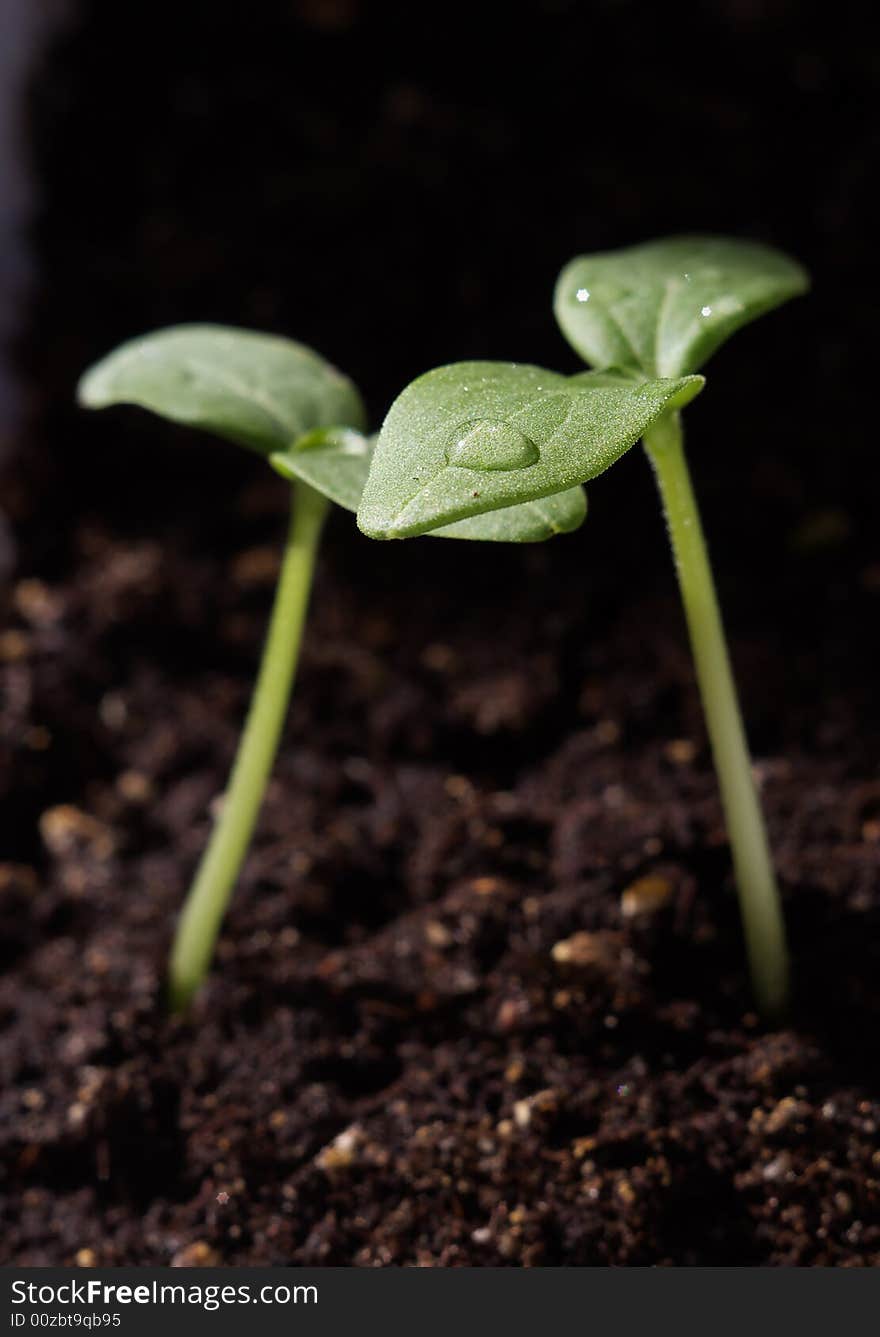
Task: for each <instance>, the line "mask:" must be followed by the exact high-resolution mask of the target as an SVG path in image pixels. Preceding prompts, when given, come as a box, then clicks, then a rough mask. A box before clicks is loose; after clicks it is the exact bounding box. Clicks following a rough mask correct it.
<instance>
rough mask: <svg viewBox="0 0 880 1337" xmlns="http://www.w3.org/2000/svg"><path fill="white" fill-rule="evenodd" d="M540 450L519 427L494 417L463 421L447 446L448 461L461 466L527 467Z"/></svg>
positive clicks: (460, 467) (468, 467) (535, 461)
mask: <svg viewBox="0 0 880 1337" xmlns="http://www.w3.org/2000/svg"><path fill="white" fill-rule="evenodd" d="M539 459H540V452H539V450H538V447H537V446H536V445H535V443H534V441H532V440H530V439H529V437H527V436H526V435H525V433H523V432H521V431H520V430H519V428H518V427H514V426H513V425H512V424H511V423H508V422H496V421H493V420H492V419H491V418H479V419H477V420H476V421H474V422H465V423H462V424H461V426H460V427H458V428H456V431H455V436H454V438H453V440H452V442H451V443H450V445H449V446H447V448H446V462H447V464H451V465H454V466H456V467H457V468H459V469H484V470H495V469H501V470H503V469H527V468H528V467H529V465H531V464H537V463H538V460H539Z"/></svg>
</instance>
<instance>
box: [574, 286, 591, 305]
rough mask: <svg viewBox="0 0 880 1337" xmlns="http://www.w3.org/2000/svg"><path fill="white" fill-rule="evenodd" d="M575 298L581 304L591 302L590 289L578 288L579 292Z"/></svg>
mask: <svg viewBox="0 0 880 1337" xmlns="http://www.w3.org/2000/svg"><path fill="white" fill-rule="evenodd" d="M575 297H576V298H577V299H578V301H579V302H588V301H589V300H590V290H589V288H578V290H577V292H576V293H575Z"/></svg>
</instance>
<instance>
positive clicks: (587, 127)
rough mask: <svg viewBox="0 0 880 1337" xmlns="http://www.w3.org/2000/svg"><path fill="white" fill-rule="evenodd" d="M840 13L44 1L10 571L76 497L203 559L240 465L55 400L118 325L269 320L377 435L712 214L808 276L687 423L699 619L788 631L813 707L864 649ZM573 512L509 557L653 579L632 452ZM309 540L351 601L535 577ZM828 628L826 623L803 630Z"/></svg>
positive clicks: (569, 358)
mask: <svg viewBox="0 0 880 1337" xmlns="http://www.w3.org/2000/svg"><path fill="white" fill-rule="evenodd" d="M858 9H859V7H857V6H853V7H852V8H851V9H848V8H847V7H846V6H836V7H835V8H834V13H833V16H829V14H828V12H822V13H820V12H816V13H815V14H811V13H809V12H808V7H806V6H804V5H803V4H800V3H797V2H796V0H791V2H786V0H769V2H768V3H765V4H758V3H755V2H754V0H724V2H723V3H715V4H711V5H709V4H702V5H687V6H680V7H676V6H671V7H670V6H661V5H649V4H637V3H628V2H627V0H604V3H596V4H575V3H565V0H555V2H553V3H551V2H547V3H544V4H540V3H534V4H530V5H522V6H519V5H505V6H495V5H488V4H486V5H480V4H473V3H471V4H458V3H454V2H453V3H444V4H435V3H420V4H387V3H370V4H368V3H363V2H362V0H258V2H257V3H253V4H250V5H248V6H241V5H230V4H223V3H217V2H216V0H215V2H213V3H204V4H202V3H196V2H194V0H149V2H147V0H126V3H125V4H124V5H122V4H119V3H118V0H80V3H77V4H74V5H73V6H72V9H71V17H70V19H69V21H68V23H67V25H66V28H65V30H64V31H62V33H61V34H60V35H59V36H58V37H57V38H56V40H55V41H54V42H53V43H52V45H51V47H50V48H49V50H48V51H47V52H46V53H45V55H44V57H43V58H42V59H41V61H40V63H39V66H38V68H37V69H36V70H35V71H34V74H33V78H32V81H31V90H30V96H29V104H28V106H29V121H30V143H31V161H32V166H33V169H34V172H35V175H36V179H37V181H38V183H39V185H40V192H41V193H40V197H39V207H38V210H37V212H36V216H35V217H34V219H33V226H32V230H31V240H32V245H33V248H34V251H35V255H36V260H37V265H38V273H39V280H38V286H37V289H36V291H35V295H34V301H33V303H32V308H31V314H30V318H29V322H28V328H27V330H26V332H25V334H24V335H23V337H22V340H21V341H20V346H19V357H20V362H21V365H22V369H23V373H24V377H25V381H26V384H27V385H28V386H29V387H30V396H31V400H30V402H31V409H32V414H31V425H30V429H29V433H28V437H27V450H26V461H25V465H24V468H25V472H26V474H27V475H28V476H29V477H28V481H27V484H26V486H25V487H24V489H23V491H24V492H26V494H27V497H28V500H27V501H24V500H22V499H21V494H22V488H21V485H19V489H18V491H16V490H15V489H13V490H12V492H11V493H10V494H9V495H10V503H9V504H10V506H11V508H12V510H13V512H14V517H13V518H14V519H16V520H17V521H18V524H19V527H20V532H21V533H22V534H24V535H25V537H26V541H27V544H28V546H29V550H30V551H31V552H32V553H35V554H36V556H35V559H34V560H35V561H36V562H37V563H38V564H39V565H40V566H41V569H42V570H43V571H44V572H45V573H46V574H48V575H50V576H52V575H53V574H54V575H57V574H60V573H61V572H62V571H63V568H64V564H65V562H66V561H67V560H68V556H69V554H68V546H67V541H68V537H69V534H70V529H69V525H68V524H67V521H66V517H67V516H68V515H69V514H71V513H73V512H77V513H79V514H80V515H81V514H83V513H86V514H90V513H94V514H95V515H96V516H99V517H100V520H101V523H102V524H104V525H107V526H110V527H111V528H114V529H115V530H116V531H117V532H119V533H121V534H124V535H129V536H136V535H139V534H151V535H157V536H159V537H160V538H162V539H163V541H165V542H173V543H175V544H181V543H183V544H188V545H190V546H191V548H192V550H193V551H196V552H198V551H204V550H206V548H209V547H210V548H213V549H214V550H222V549H223V546H224V544H225V543H227V542H228V539H227V538H226V531H227V529H228V526H229V523H230V512H231V511H232V510H236V509H240V499H241V495H242V490H243V489H246V488H247V487H248V486H249V485H250V484H251V483H252V481H253V479H254V477H255V472H254V471H255V469H256V468H257V466H256V465H255V463H254V461H252V460H250V459H247V458H244V457H240V456H239V455H238V454H237V453H236V452H235V451H234V450H231V449H227V448H218V447H217V446H216V445H215V444H213V443H211V442H209V441H207V440H204V439H196V438H195V437H192V438H185V437H184V434H183V433H178V432H174V431H172V430H169V429H168V428H167V427H161V428H160V427H159V426H158V425H157V424H156V423H155V422H154V421H150V420H148V419H147V418H146V417H137V415H132V414H130V413H129V414H114V415H105V416H102V417H101V418H96V417H91V416H87V415H84V414H81V413H80V412H79V411H78V410H77V409H76V408H75V406H74V402H73V393H74V385H75V381H76V378H77V376H78V374H79V373H80V372H81V370H82V369H83V367H84V366H85V365H87V363H88V362H89V361H90V360H91V359H93V358H94V357H96V356H98V355H100V354H101V353H103V352H105V351H106V350H107V349H108V348H110V347H111V346H112V345H113V344H114V343H116V342H117V341H119V340H121V339H123V338H126V337H130V336H131V335H133V334H136V333H139V332H141V331H144V330H146V329H149V328H151V327H157V326H161V325H163V324H166V323H168V322H173V321H179V320H193V319H199V320H201V319H210V320H219V321H229V322H236V323H240V324H242V325H248V326H255V327H259V328H265V329H271V330H277V331H282V332H285V333H289V334H291V335H293V336H294V337H296V338H299V339H301V340H303V341H304V342H306V343H309V344H312V345H314V346H315V347H316V348H318V349H319V350H320V351H321V352H323V353H324V354H326V355H327V356H328V357H330V358H331V359H332V360H333V361H335V362H336V363H337V364H338V365H339V366H340V367H342V368H343V369H344V370H345V371H347V372H348V373H349V374H350V375H351V376H353V377H354V379H355V380H356V381H357V382H358V383H359V384H360V386H361V387H362V388H363V390H364V393H365V395H366V397H367V399H368V401H369V404H370V407H371V410H372V413H373V415H374V418H375V420H376V421H377V422H378V421H379V420H380V418H381V415H382V414H383V413H384V411H385V409H386V408H387V407H388V405H389V403H390V402H391V400H392V399H393V397H394V395H395V394H396V393H397V392H398V391H399V389H400V388H402V386H403V385H404V384H406V382H407V381H408V380H409V379H410V378H411V377H412V376H414V375H416V374H418V373H419V372H422V371H424V370H425V369H427V368H428V367H430V366H432V365H436V364H437V363H440V362H443V361H447V360H455V359H459V358H467V357H498V358H514V359H520V360H528V361H535V362H539V363H545V364H547V365H550V366H553V367H557V368H559V369H562V370H565V369H570V370H574V369H576V366H577V362H576V358H575V356H574V354H573V353H572V352H571V350H569V349H568V348H567V346H566V344H565V343H564V341H563V339H562V338H561V336H560V335H559V333H558V331H557V330H556V328H555V325H554V321H553V318H552V314H551V309H550V296H551V291H552V285H553V281H554V279H555V276H556V274H557V272H558V270H559V268H560V266H561V265H562V264H563V263H564V262H565V261H566V260H567V259H568V258H569V257H570V256H571V255H573V254H575V253H577V252H581V251H589V250H594V249H601V248H605V247H612V246H616V245H622V244H627V243H632V242H636V241H639V240H643V239H647V238H650V237H653V236H657V235H662V234H664V233H671V232H676V231H681V230H714V231H719V232H725V233H731V234H736V235H742V236H750V237H757V238H761V239H763V240H766V241H769V242H771V243H774V244H776V245H779V246H781V247H783V248H784V249H786V250H789V251H790V252H792V253H793V254H794V255H795V256H797V257H798V258H799V259H800V260H801V261H803V262H804V263H805V264H806V265H807V266H808V267H809V269H810V270H811V272H812V274H813V277H814V284H815V287H814V292H813V294H812V295H811V297H810V298H809V300H808V301H799V302H796V303H793V304H792V305H791V306H790V307H788V308H786V309H785V310H783V311H781V312H778V313H775V314H774V315H773V316H772V317H770V318H768V319H767V320H765V321H762V322H760V323H759V324H757V325H756V326H754V327H753V328H751V329H749V330H748V331H746V332H744V333H742V334H741V335H739V336H737V338H736V339H735V340H734V341H733V342H732V344H731V345H730V346H729V347H728V348H726V349H725V350H724V351H723V353H722V354H721V355H720V356H719V357H718V358H717V360H716V361H715V362H714V363H713V365H712V367H711V369H710V384H709V388H708V390H707V392H706V393H705V394H704V395H703V397H702V399H701V400H700V402H699V403H698V404H696V405H695V406H694V408H693V409H692V410H690V411H689V414H688V419H689V424H690V430H691V435H690V440H691V445H692V451H691V454H692V460H693V466H694V470H695V475H696V479H697V485H698V489H699V492H700V495H701V497H702V499H703V503H704V506H705V509H706V519H707V527H708V530H709V533H710V536H711V539H712V541H713V546H714V549H715V553H716V557H717V563H718V568H719V579H720V583H721V586H722V591H723V595H724V601H725V604H726V606H727V610H728V618H729V620H731V622H733V623H738V625H739V627H740V635H742V636H744V637H749V636H751V637H753V638H764V639H765V640H766V639H767V638H768V637H769V640H770V643H771V645H775V644H778V649H779V653H780V656H784V655H785V653H786V650H787V645H786V638H789V639H792V638H793V640H794V641H796V642H802V643H803V646H804V649H805V652H806V653H807V654H808V655H812V656H813V659H814V662H813V663H812V672H811V675H810V680H809V683H808V685H807V691H808V695H809V694H812V693H815V692H816V691H818V692H819V693H820V694H821V693H822V692H823V691H824V692H825V694H826V695H827V694H828V692H830V691H832V690H834V689H837V688H839V687H840V686H841V675H843V677H844V678H845V676H846V674H847V671H848V670H847V662H848V661H850V660H853V659H855V660H859V659H860V658H863V657H864V655H865V654H868V653H870V652H871V629H872V626H873V624H874V622H875V621H876V607H877V604H876V589H877V587H878V586H880V573H878V567H877V561H878V543H877V538H876V514H877V498H878V495H880V468H878V464H877V460H878V450H877V445H876V430H875V428H874V423H873V414H872V408H873V404H874V398H875V392H874V383H873V374H872V371H871V362H872V361H873V359H872V358H871V357H870V352H871V351H872V350H873V342H874V324H875V311H876V306H877V280H876V276H875V271H874V266H873V249H874V245H875V241H874V239H875V235H876V225H877V215H876V210H875V209H874V208H873V205H872V194H873V188H874V185H875V175H876V162H877V146H878V123H877V117H876V113H875V99H876V91H877V74H878V64H880V57H878V52H877V47H876V44H875V43H873V42H871V41H870V40H868V37H867V34H866V33H865V32H864V30H863V25H862V22H861V19H860V17H859V13H858ZM866 353H868V354H869V356H868V357H866V356H865V354H866ZM184 439H186V445H187V449H185V450H182V449H181V448H180V447H181V444H182V442H183V440H184ZM265 485H266V487H272V488H275V489H276V490H278V489H279V488H280V486H281V485H280V484H278V483H277V482H275V481H274V480H271V481H269V480H267V481H266V484H265ZM280 496H281V493H280V492H279V497H280ZM16 497H18V500H16ZM35 498H36V500H35ZM591 504H592V514H591V521H590V523H589V525H588V526H587V529H586V530H585V531H584V532H583V533H582V534H581V535H580V536H579V537H578V538H577V539H574V540H570V541H567V542H565V543H561V544H553V545H550V548H551V549H552V553H550V552H548V553H546V554H545V556H544V557H543V558H542V559H541V560H542V561H545V562H547V563H549V565H550V568H551V571H552V572H553V573H555V574H556V575H558V577H559V578H560V579H563V578H565V577H566V575H567V573H568V572H569V571H570V570H571V569H572V566H574V567H575V569H577V570H578V572H579V576H581V577H582V578H583V581H584V586H585V590H587V589H592V590H593V592H594V595H595V597H597V598H599V597H601V594H602V592H603V591H604V593H605V595H606V596H607V597H608V598H609V599H610V600H612V601H618V602H620V601H625V600H627V599H629V598H630V597H631V596H632V594H633V591H634V589H635V588H636V587H638V588H639V589H641V588H642V587H647V589H648V591H649V592H650V590H651V589H652V588H653V587H656V588H658V589H663V590H666V589H668V587H669V583H670V581H671V571H670V568H669V566H668V564H667V563H666V561H665V557H664V552H663V540H662V533H661V528H660V524H659V521H658V519H657V512H656V506H655V503H654V498H653V495H652V484H651V480H650V476H649V472H648V470H647V469H645V467H644V463H643V461H642V460H641V459H640V458H639V453H638V452H633V453H632V455H631V456H630V457H628V458H627V459H626V460H625V461H624V463H623V464H622V465H620V466H619V468H617V469H615V470H614V471H612V473H611V474H610V475H609V476H608V477H607V478H605V479H603V480H602V481H601V482H600V483H598V484H596V485H595V486H594V487H593V488H592V490H591ZM281 507H283V500H280V501H279V510H280V509H281ZM335 526H336V528H335V533H336V542H335V544H334V545H333V547H334V551H335V552H336V553H339V554H341V559H340V560H342V562H343V564H344V568H343V569H344V571H346V572H347V571H351V577H352V578H353V579H362V580H363V582H364V587H365V589H368V588H369V586H370V583H371V582H373V581H381V582H382V583H386V582H388V583H391V584H394V582H395V581H398V580H402V581H404V582H406V581H407V580H415V581H416V582H418V581H420V580H422V579H425V580H432V581H435V580H441V581H442V580H447V579H448V580H450V581H452V582H456V581H461V580H462V579H463V578H465V576H466V578H467V579H468V580H469V581H471V582H473V581H475V580H479V578H480V574H481V573H485V574H486V577H487V580H488V582H489V583H488V585H487V586H486V589H488V590H489V591H491V594H490V596H489V597H493V598H497V597H499V594H498V591H499V588H500V589H501V591H502V594H501V596H500V597H504V596H503V590H504V583H505V581H508V580H509V582H510V585H511V588H515V586H516V582H517V579H518V575H519V572H520V571H521V570H522V564H523V563H528V562H533V561H534V560H535V558H534V557H533V556H530V555H529V554H522V553H511V552H510V551H509V550H508V551H506V552H504V553H498V552H488V551H487V550H486V549H483V550H482V551H481V554H480V561H479V563H477V562H475V554H474V550H473V549H472V548H470V547H469V545H454V550H453V546H452V545H441V546H440V548H438V547H437V546H436V545H434V544H421V545H419V546H418V548H417V549H414V548H413V547H412V546H407V547H406V549H405V555H404V551H402V550H400V549H398V550H397V551H395V552H394V553H393V554H392V553H391V552H390V551H389V549H388V548H387V547H385V546H384V545H381V547H380V548H379V549H378V550H377V547H376V545H370V544H368V543H366V542H365V541H363V540H361V539H360V538H359V537H358V536H357V535H356V533H355V532H354V531H353V528H352V526H351V525H350V523H349V522H348V520H347V519H346V518H344V517H341V516H340V517H338V518H337V520H336V522H335ZM414 552H417V553H418V559H419V560H418V562H414V561H413V560H412V557H413V553H414ZM355 566H356V567H357V573H360V572H363V573H364V574H363V575H362V576H361V575H359V574H356V573H355V571H354V567H355ZM499 582H500V585H499ZM829 618H836V619H837V621H838V623H839V625H845V626H846V627H847V629H848V630H847V634H846V636H843V637H842V636H840V635H836V636H833V637H832V636H828V637H826V636H825V634H824V632H825V628H826V625H827V622H828V619H829ZM802 657H803V656H799V654H798V653H797V652H795V651H794V650H792V656H791V658H792V662H791V663H790V665H788V668H789V670H790V673H791V674H792V675H796V673H797V662H799V659H800V658H802ZM796 661H797V662H796ZM792 680H793V679H792ZM844 688H845V683H844Z"/></svg>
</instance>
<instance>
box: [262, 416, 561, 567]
mask: <svg viewBox="0 0 880 1337" xmlns="http://www.w3.org/2000/svg"><path fill="white" fill-rule="evenodd" d="M376 441H377V437H376V436H375V435H374V436H369V437H368V436H364V435H363V434H362V433H361V432H355V431H352V430H350V429H345V428H333V427H330V428H323V429H319V430H318V431H316V432H310V433H309V434H308V435H307V436H304V437H301V438H300V439H299V440H298V441H296V442H294V444H293V445H291V446H288V448H287V450H285V451H280V452H276V453H274V454H272V455H270V456H269V463H270V464H271V465H272V468H273V469H275V470H276V472H277V473H279V474H281V476H282V477H283V478H287V479H289V480H291V481H294V480H296V479H300V480H301V481H302V482H305V483H308V484H309V485H310V486H311V487H314V488H316V489H317V490H318V491H319V492H323V494H324V495H325V496H326V497H329V498H330V500H331V501H335V502H336V503H337V504H338V505H339V506H343V507H345V509H346V510H349V511H356V510H357V508H358V505H359V503H360V499H361V494H362V493H363V490H364V485H365V483H366V481H367V475H368V474H369V471H370V463H371V460H372V457H373V450H374V448H375V445H376ZM586 513H587V498H586V494H585V492H584V490H583V488H582V487H572V488H568V489H566V491H564V492H559V493H557V494H556V496H552V497H546V498H544V499H542V500H541V501H530V502H525V503H524V504H522V505H520V506H508V507H506V508H505V509H503V510H498V511H490V512H487V513H486V514H485V515H477V516H474V517H472V518H471V519H468V520H459V521H457V522H456V523H455V524H451V525H447V526H444V527H443V528H440V529H435V530H433V531H432V532H431V537H432V538H434V537H436V538H455V539H475V540H482V541H484V542H486V541H490V542H496V543H539V542H541V541H543V540H544V539H548V538H552V537H553V535H554V534H565V533H568V532H569V531H570V530H573V529H577V528H578V527H579V525H581V524H582V523H583V520H584V517H585V515H586Z"/></svg>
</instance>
